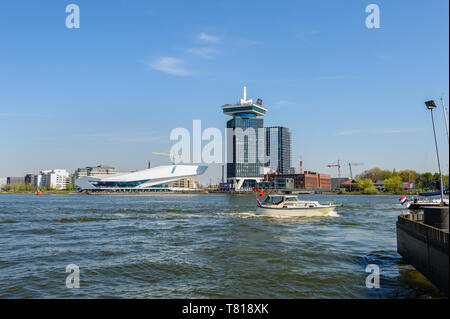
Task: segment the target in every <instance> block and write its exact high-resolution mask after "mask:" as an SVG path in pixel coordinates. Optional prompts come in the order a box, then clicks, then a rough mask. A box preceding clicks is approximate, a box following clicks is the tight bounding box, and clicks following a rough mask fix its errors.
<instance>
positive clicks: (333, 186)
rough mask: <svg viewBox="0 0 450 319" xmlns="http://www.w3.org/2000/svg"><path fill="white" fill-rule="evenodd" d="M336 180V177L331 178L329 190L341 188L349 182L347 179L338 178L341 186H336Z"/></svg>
mask: <svg viewBox="0 0 450 319" xmlns="http://www.w3.org/2000/svg"><path fill="white" fill-rule="evenodd" d="M338 180H339V178H337V177H333V178H332V179H331V189H337V188H341V187H343V184H344V182H347V181H349V180H351V179H350V178H349V177H341V178H340V180H341V185H338Z"/></svg>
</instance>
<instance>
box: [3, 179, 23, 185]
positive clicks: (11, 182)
mask: <svg viewBox="0 0 450 319" xmlns="http://www.w3.org/2000/svg"><path fill="white" fill-rule="evenodd" d="M6 183H7V184H10V185H11V184H25V177H8V178H7V181H6Z"/></svg>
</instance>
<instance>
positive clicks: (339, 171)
mask: <svg viewBox="0 0 450 319" xmlns="http://www.w3.org/2000/svg"><path fill="white" fill-rule="evenodd" d="M327 166H328V167H337V169H338V185H337V187H338V188H340V187H341V161H340V160H338V161H337V164H330V165H327Z"/></svg>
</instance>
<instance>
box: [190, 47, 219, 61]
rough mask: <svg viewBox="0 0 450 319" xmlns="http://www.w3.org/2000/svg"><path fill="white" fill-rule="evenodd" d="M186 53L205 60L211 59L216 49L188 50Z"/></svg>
mask: <svg viewBox="0 0 450 319" xmlns="http://www.w3.org/2000/svg"><path fill="white" fill-rule="evenodd" d="M187 51H188V52H189V53H191V54H194V55H198V56H200V57H202V58H206V59H211V58H212V57H213V55H214V53H216V49H214V48H190V49H188V50H187Z"/></svg>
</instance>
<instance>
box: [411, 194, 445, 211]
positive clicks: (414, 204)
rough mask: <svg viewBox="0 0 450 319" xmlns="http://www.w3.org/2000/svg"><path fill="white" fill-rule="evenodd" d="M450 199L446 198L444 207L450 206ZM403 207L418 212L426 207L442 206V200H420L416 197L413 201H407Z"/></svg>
mask: <svg viewBox="0 0 450 319" xmlns="http://www.w3.org/2000/svg"><path fill="white" fill-rule="evenodd" d="M448 204H449V203H448V199H447V198H444V206H448ZM403 205H405V206H406V208H408V209H413V210H418V209H424V208H425V207H438V206H441V199H420V198H418V197H414V198H413V199H412V200H409V201H406V202H405V203H404V204H403Z"/></svg>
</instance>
